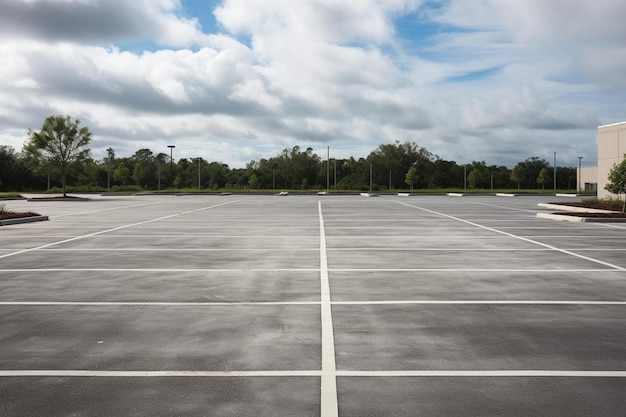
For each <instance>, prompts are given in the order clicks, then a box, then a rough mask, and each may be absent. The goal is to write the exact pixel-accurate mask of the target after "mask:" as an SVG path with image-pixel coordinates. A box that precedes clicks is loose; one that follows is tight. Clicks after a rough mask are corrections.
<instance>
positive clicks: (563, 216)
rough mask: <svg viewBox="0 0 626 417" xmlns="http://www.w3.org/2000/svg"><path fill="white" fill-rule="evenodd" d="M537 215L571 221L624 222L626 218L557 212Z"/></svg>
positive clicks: (538, 215) (538, 214)
mask: <svg viewBox="0 0 626 417" xmlns="http://www.w3.org/2000/svg"><path fill="white" fill-rule="evenodd" d="M537 217H539V218H543V219H550V220H560V221H565V222H572V223H626V219H620V218H609V217H607V218H602V217H579V216H568V215H566V214H558V213H537Z"/></svg>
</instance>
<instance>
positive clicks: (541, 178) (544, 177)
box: [537, 168, 550, 190]
mask: <svg viewBox="0 0 626 417" xmlns="http://www.w3.org/2000/svg"><path fill="white" fill-rule="evenodd" d="M549 182H550V175H548V169H547V168H541V171H539V175H538V176H537V184H541V187H542V188H543V189H544V190H545V189H546V184H547V183H549Z"/></svg>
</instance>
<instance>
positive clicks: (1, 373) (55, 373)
mask: <svg viewBox="0 0 626 417" xmlns="http://www.w3.org/2000/svg"><path fill="white" fill-rule="evenodd" d="M320 375H321V372H320V371H306V370H303V371H297V370H296V371H89V370H45V369H42V370H0V377H18V376H22V377H23V376H28V377H32V376H41V377H220V378H223V377H277V376H281V377H285V376H286V377H294V376H296V377H297V376H313V377H319V376H320Z"/></svg>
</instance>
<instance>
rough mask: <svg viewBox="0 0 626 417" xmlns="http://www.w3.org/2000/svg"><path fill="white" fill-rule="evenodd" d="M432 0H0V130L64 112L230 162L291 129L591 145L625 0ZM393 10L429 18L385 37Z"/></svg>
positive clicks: (303, 139) (494, 146)
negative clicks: (211, 16)
mask: <svg viewBox="0 0 626 417" xmlns="http://www.w3.org/2000/svg"><path fill="white" fill-rule="evenodd" d="M433 4H434V3H433V2H422V1H419V0H354V1H350V2H337V1H335V0H290V1H284V0H283V1H279V0H266V1H256V0H225V1H223V2H222V3H221V4H220V6H219V7H217V8H216V9H215V17H216V19H217V21H218V24H219V25H220V28H221V29H222V30H224V33H221V34H217V33H203V32H202V31H201V30H200V26H199V24H198V20H197V19H195V18H188V17H185V13H184V9H183V7H184V2H181V1H176V0H159V1H149V0H141V1H133V2H126V1H122V0H108V1H106V2H102V1H100V2H96V1H87V0H85V1H71V0H66V1H61V0H59V1H43V0H32V1H18V0H9V1H8V2H5V4H4V5H3V13H2V15H1V16H0V114H2V115H3V116H0V140H2V142H3V143H9V144H15V143H16V142H19V141H20V140H23V138H24V136H23V133H24V132H25V131H26V130H27V129H28V128H38V127H39V126H40V125H41V123H42V122H43V119H44V118H45V117H47V116H49V115H51V114H70V115H71V116H72V117H77V118H80V119H81V120H82V121H83V123H84V124H85V125H87V126H89V127H90V128H91V129H92V131H93V132H94V136H95V138H96V143H95V144H94V148H96V150H98V149H102V151H104V149H106V148H107V147H108V146H113V147H114V148H116V153H117V154H118V155H120V156H121V155H130V154H132V153H134V152H135V151H136V150H137V149H139V148H142V147H150V148H151V147H154V149H153V151H155V152H159V149H158V148H159V147H160V148H164V147H165V146H166V145H167V144H169V143H175V144H176V145H177V148H176V153H177V154H178V157H195V156H202V157H204V158H205V159H208V160H220V161H223V162H226V163H228V164H230V165H231V166H243V164H245V162H247V161H249V160H250V159H260V158H263V157H269V156H273V155H275V154H276V153H278V152H279V151H280V149H282V148H284V147H291V146H294V145H296V144H297V145H300V146H302V147H303V148H306V147H308V146H311V147H313V148H314V149H317V148H319V149H325V148H326V146H328V145H330V146H331V148H334V149H337V153H338V154H340V153H342V154H341V155H337V156H349V155H352V156H355V157H357V158H358V157H360V156H366V154H367V153H369V152H370V151H372V150H374V149H375V148H376V147H377V146H378V145H380V144H382V143H391V142H393V141H395V140H400V141H404V140H413V141H416V142H418V143H419V144H420V145H421V146H424V147H426V148H427V149H428V150H430V151H431V152H433V153H436V154H438V155H439V156H441V157H442V158H444V159H449V160H457V161H459V162H466V161H469V160H486V161H487V162H488V163H494V164H495V163H506V164H509V165H510V164H512V163H515V162H517V161H519V160H523V159H525V158H527V157H529V156H535V155H536V156H540V157H547V156H546V155H542V154H539V153H540V152H543V153H545V152H549V153H550V155H551V152H552V151H550V149H554V150H558V151H559V153H560V154H561V153H562V154H563V155H564V158H565V155H569V156H570V157H572V158H574V159H573V160H574V161H576V156H577V155H578V154H580V153H581V152H582V153H584V154H585V155H594V154H595V141H594V140H593V139H594V137H595V127H596V125H597V124H602V123H609V122H615V121H619V120H621V119H623V118H624V116H623V115H624V110H625V109H624V100H623V92H624V89H625V88H626V82H625V81H624V77H623V73H624V70H625V69H626V58H623V57H624V56H626V53H625V52H626V51H624V47H623V46H622V45H625V44H626V42H624V41H626V29H625V28H624V26H623V25H622V24H621V20H620V19H621V18H620V16H623V15H624V12H625V10H624V9H625V8H626V6H624V5H621V4H620V3H619V2H614V1H611V0H598V2H596V3H594V4H593V5H591V3H589V2H587V1H584V0H568V1H565V0H555V1H552V2H545V1H540V0H528V1H524V2H519V1H514V0H499V1H496V0H474V1H467V0H449V1H446V2H441V3H437V4H436V7H433ZM406 16H411V17H415V23H414V25H422V24H427V25H429V26H427V27H426V28H420V27H418V26H415V27H413V28H412V29H414V31H415V32H416V33H418V34H419V36H421V37H420V38H416V39H399V38H398V36H399V34H398V31H397V30H396V27H395V23H396V19H397V18H400V17H406ZM17 22H19V24H18V23H17ZM404 24H405V25H410V23H407V22H405V23H404ZM436 25H441V26H440V29H439V31H438V32H437V30H436ZM424 36H427V38H424ZM144 43H149V44H151V45H153V46H152V47H150V48H149V50H145V51H144V50H143V49H142V48H141V45H143V44H144ZM129 45H131V46H129ZM154 45H157V46H158V47H154ZM159 45H160V46H159ZM152 144H153V145H152ZM20 147H21V146H19V147H17V148H18V149H19V148H20ZM117 148H119V149H117ZM350 149H353V150H354V151H353V152H350ZM198 153H200V155H198ZM318 153H320V152H318ZM321 153H323V152H321ZM96 155H97V156H98V154H97V152H96ZM99 156H100V157H102V155H99ZM548 156H549V155H548ZM590 159H592V158H590ZM586 160H587V159H586Z"/></svg>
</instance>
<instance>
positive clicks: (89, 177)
mask: <svg viewBox="0 0 626 417" xmlns="http://www.w3.org/2000/svg"><path fill="white" fill-rule="evenodd" d="M78 124H79V122H78V121H74V122H73V121H72V120H71V119H70V118H69V117H68V116H51V117H49V118H48V119H46V121H45V122H44V125H43V127H42V130H41V131H40V132H33V131H29V136H30V141H29V142H28V143H27V144H26V145H25V146H24V148H23V150H22V152H17V151H16V150H15V149H13V148H12V147H10V146H6V145H0V190H2V191H29V190H32V191H40V190H46V189H50V188H52V187H58V186H59V185H62V186H64V185H65V184H66V183H67V184H68V185H70V186H71V189H73V190H75V191H87V192H89V191H95V192H100V191H106V190H111V191H118V190H121V191H139V190H167V189H202V190H244V189H247V190H274V189H289V190H324V189H327V188H328V189H330V190H354V191H366V190H369V189H370V185H371V187H372V189H373V190H374V191H384V190H407V189H411V190H414V189H499V190H502V189H543V188H552V187H554V183H553V173H554V169H553V167H550V164H549V163H548V162H547V161H546V160H544V159H540V158H538V157H529V158H527V159H526V160H524V161H521V162H519V163H517V164H516V165H515V166H514V167H513V168H512V169H509V168H507V167H506V166H503V165H500V166H496V165H487V164H486V162H485V161H472V163H470V164H465V165H463V164H457V163H456V162H454V161H447V160H444V159H442V158H440V157H439V156H437V155H434V154H432V153H431V152H429V151H428V150H427V149H426V148H424V147H422V146H419V145H418V144H416V143H413V142H400V141H396V142H394V143H390V144H381V145H380V146H378V147H377V148H376V149H375V150H373V151H372V152H371V153H370V154H369V155H368V156H367V157H365V158H359V159H355V158H354V157H350V158H347V159H330V160H323V159H322V158H321V157H320V156H319V155H317V154H316V153H315V152H313V149H312V148H310V147H309V148H306V149H303V148H301V147H300V146H293V147H292V148H285V149H283V150H282V151H281V152H280V153H278V154H277V155H274V156H272V157H269V158H267V159H265V158H263V159H261V160H258V161H255V160H253V161H250V162H249V163H248V164H246V167H245V168H236V169H234V168H230V167H229V166H228V165H227V164H224V163H221V162H215V161H212V162H209V161H207V160H205V159H203V158H190V159H188V158H180V159H178V160H171V159H170V155H168V154H166V153H154V152H153V151H152V150H150V149H148V148H144V149H139V150H137V151H136V152H135V153H134V154H133V155H130V156H123V157H120V156H118V155H116V153H115V150H114V149H113V148H109V149H107V156H106V157H105V158H104V159H102V160H95V159H93V158H92V157H91V152H90V150H89V148H88V144H89V140H90V139H91V134H90V133H89V132H88V130H79V126H78ZM58 126H66V127H67V128H68V132H69V133H70V134H68V135H65V136H64V135H62V134H61V133H64V132H61V133H59V132H55V131H54V129H52V128H51V127H56V128H57V129H58ZM70 128H71V129H73V130H69V129H70ZM46 129H48V130H49V132H48V130H46ZM82 129H86V128H82ZM77 132H78V133H82V135H77ZM71 133H74V136H72V135H71ZM46 134H47V136H46ZM59 137H61V139H62V140H59V139H58V138H59ZM46 140H47V141H48V142H46ZM72 140H74V141H75V142H72ZM81 140H82V142H81ZM55 141H57V142H58V143H56V145H55ZM63 141H65V142H63ZM51 144H52V145H55V146H56V147H54V146H51ZM77 144H80V146H77ZM64 146H65V147H67V148H68V149H71V150H73V151H74V152H75V153H76V155H75V158H73V159H72V160H66V159H68V158H67V152H63V151H65V149H64ZM78 150H80V152H78ZM57 154H59V155H61V156H63V157H59V156H58V155H57ZM46 156H47V157H46ZM55 158H56V159H55ZM556 188H557V189H560V190H570V189H575V188H576V169H575V168H571V167H558V168H557V184H556ZM64 191H65V190H64Z"/></svg>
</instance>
